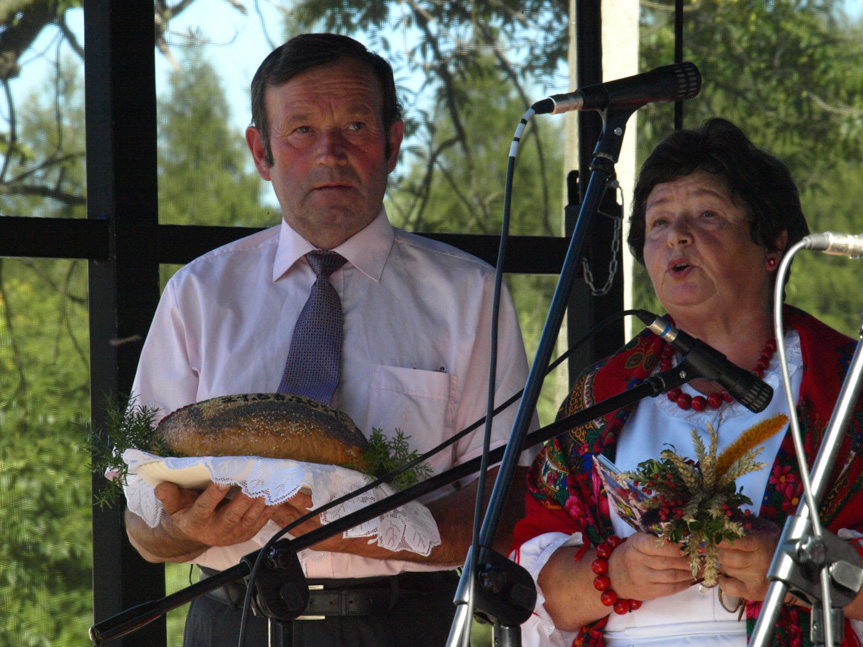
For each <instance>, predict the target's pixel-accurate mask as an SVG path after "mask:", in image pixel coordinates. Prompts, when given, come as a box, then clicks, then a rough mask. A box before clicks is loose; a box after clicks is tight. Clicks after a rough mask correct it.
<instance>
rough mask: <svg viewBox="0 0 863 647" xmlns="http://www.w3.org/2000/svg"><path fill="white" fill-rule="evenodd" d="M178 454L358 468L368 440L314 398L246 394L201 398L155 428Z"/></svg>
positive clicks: (336, 412) (341, 415)
mask: <svg viewBox="0 0 863 647" xmlns="http://www.w3.org/2000/svg"><path fill="white" fill-rule="evenodd" d="M155 435H156V437H157V438H161V439H162V440H163V441H164V442H165V444H166V445H167V446H168V448H170V449H171V451H173V452H175V453H177V454H178V455H181V456H260V457H262V458H289V459H292V460H296V461H304V462H309V463H324V464H328V465H343V466H345V467H351V468H354V469H361V466H362V464H363V451H364V449H365V448H366V446H367V445H368V441H367V440H366V438H365V436H363V433H362V432H361V431H360V430H359V429H358V428H357V426H356V425H355V424H354V422H353V421H352V420H351V419H350V417H348V416H347V415H345V414H344V413H342V412H340V411H336V410H335V409H333V408H331V407H328V406H326V405H325V404H322V403H321V402H318V401H316V400H311V399H309V398H304V397H301V396H296V395H283V394H281V393H249V394H244V395H231V396H225V397H220V398H212V399H210V400H204V401H203V402H198V403H197V404H190V405H188V406H186V407H183V408H181V409H178V410H176V411H174V412H173V413H171V414H170V415H168V416H166V417H165V418H163V419H162V421H161V422H160V423H159V425H158V427H157V428H156V430H155Z"/></svg>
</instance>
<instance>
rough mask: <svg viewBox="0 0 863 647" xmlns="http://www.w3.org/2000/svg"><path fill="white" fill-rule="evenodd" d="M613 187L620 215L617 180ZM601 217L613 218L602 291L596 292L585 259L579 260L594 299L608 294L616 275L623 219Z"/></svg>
mask: <svg viewBox="0 0 863 647" xmlns="http://www.w3.org/2000/svg"><path fill="white" fill-rule="evenodd" d="M613 186H614V187H615V189H616V190H617V192H618V194H619V195H620V204H621V213H622V212H623V189H621V187H620V183H619V182H617V180H614V184H613ZM600 214H602V215H603V216H607V217H609V218H614V233H613V234H612V237H611V261H610V262H609V263H608V280H607V281H606V282H605V285H604V286H602V289H600V290H597V289H596V286H594V284H593V272H591V271H590V265H588V264H587V259H586V258H582V259H581V266H582V269H583V270H584V282H585V283H586V284H587V285H588V287H589V288H590V293H591V295H593V296H595V297H601V296H605V295H606V294H608V292H609V290H611V286H612V284H613V283H614V275H615V274H617V266H618V259H617V257H618V254H619V253H620V229H621V226H622V225H621V223H622V221H623V218H622V217H621V218H618V217H616V216H612V215H611V214H607V213H602V212H600Z"/></svg>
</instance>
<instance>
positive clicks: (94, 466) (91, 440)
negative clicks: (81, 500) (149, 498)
mask: <svg viewBox="0 0 863 647" xmlns="http://www.w3.org/2000/svg"><path fill="white" fill-rule="evenodd" d="M157 413H158V408H156V407H151V406H140V405H137V404H135V402H134V400H126V401H125V402H123V403H120V402H114V403H113V404H111V405H110V406H109V407H108V408H107V420H106V422H105V427H104V429H101V428H100V429H95V428H94V427H93V426H92V425H87V426H86V431H85V441H86V442H87V443H88V444H89V447H90V451H91V459H90V468H91V470H92V471H93V472H94V473H96V474H106V473H108V472H111V473H113V474H114V478H113V479H111V480H109V481H108V484H107V485H106V486H105V487H103V488H102V489H101V490H99V491H98V492H97V493H96V495H95V502H96V503H97V504H98V505H99V507H104V506H106V505H113V504H114V502H115V501H116V500H117V498H118V497H119V496H120V495H121V494H122V493H123V486H124V485H126V482H127V479H128V476H129V466H128V465H127V464H126V462H125V461H124V460H123V452H125V451H126V450H127V449H140V450H141V451H145V452H151V453H153V454H158V455H159V456H164V457H166V458H167V457H176V456H179V454H177V453H176V452H174V451H172V450H171V448H170V447H168V445H167V444H166V443H165V441H164V440H162V439H161V438H159V437H157V436H156V433H155V431H156V428H155V424H154V421H155V419H156V414H157Z"/></svg>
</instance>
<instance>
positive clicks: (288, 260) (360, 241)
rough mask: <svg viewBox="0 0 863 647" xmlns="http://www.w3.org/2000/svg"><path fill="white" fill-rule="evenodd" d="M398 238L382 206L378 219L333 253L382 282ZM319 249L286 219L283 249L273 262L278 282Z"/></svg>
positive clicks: (280, 233) (282, 240) (280, 241)
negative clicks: (394, 243)
mask: <svg viewBox="0 0 863 647" xmlns="http://www.w3.org/2000/svg"><path fill="white" fill-rule="evenodd" d="M394 238H395V232H394V231H393V227H392V225H391V224H390V221H389V219H388V218H387V213H386V210H385V209H384V208H383V207H381V211H380V213H379V214H378V216H377V218H375V219H374V220H373V221H372V222H371V223H369V224H368V225H367V226H366V227H365V228H363V229H362V230H360V231H359V232H357V233H356V234H354V235H353V236H351V237H350V238H349V239H348V240H346V241H345V242H343V243H342V244H341V245H339V246H338V247H336V248H335V249H334V250H333V251H335V252H338V253H339V254H341V255H342V256H344V257H345V258H346V259H347V260H348V262H349V263H350V264H351V265H353V266H354V267H356V268H357V269H358V270H360V271H361V272H362V273H363V274H365V275H366V276H368V277H369V278H370V279H372V280H373V281H379V280H380V278H381V274H383V271H384V265H386V261H387V257H388V256H389V253H390V250H391V249H392V246H393V240H394ZM315 249H316V248H315V246H314V245H312V244H311V243H310V242H309V241H307V240H306V239H305V238H303V237H302V236H300V235H299V234H298V233H297V232H296V231H294V230H293V229H292V228H291V226H290V225H289V224H288V223H286V222H285V220H284V219H282V223H281V227H280V229H279V247H278V250H277V251H276V258H275V261H274V263H273V281H278V280H279V278H281V277H282V276H283V275H284V274H285V272H287V271H288V270H289V269H291V268H292V267H293V266H294V263H296V262H297V261H298V260H299V259H300V258H302V257H303V256H305V255H306V254H308V253H309V252H311V251H314V250H315Z"/></svg>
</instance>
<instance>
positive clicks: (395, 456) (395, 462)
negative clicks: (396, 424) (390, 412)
mask: <svg viewBox="0 0 863 647" xmlns="http://www.w3.org/2000/svg"><path fill="white" fill-rule="evenodd" d="M395 431H396V433H395V436H394V437H392V438H387V437H386V436H385V435H384V433H383V431H382V430H381V429H377V428H373V429H372V435H371V438H369V446H368V447H366V450H365V452H364V456H365V461H366V464H367V465H368V468H367V473H368V474H369V475H371V476H373V477H375V478H382V477H384V476H386V475H387V474H389V473H391V472H394V471H396V470H398V469H401V468H402V467H403V466H405V465H408V464H410V463H413V462H414V461H415V460H417V458H419V452H417V451H416V450H414V451H411V449H410V445H408V439H409V438H410V436H406V435H405V434H404V433H403V432H402V430H401V429H396V430H395ZM431 474H432V470H431V468H430V467H429V466H428V465H426V464H425V463H419V464H417V465H414V466H413V467H410V468H408V469H406V470H404V471H403V472H400V473H399V474H397V475H396V476H395V477H393V478H392V479H391V480H390V481H389V483H390V485H392V486H393V487H394V488H396V489H397V490H403V489H405V488H406V487H409V486H411V485H413V484H414V483H418V482H419V481H422V480H425V479H427V478H428V477H429V476H431Z"/></svg>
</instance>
